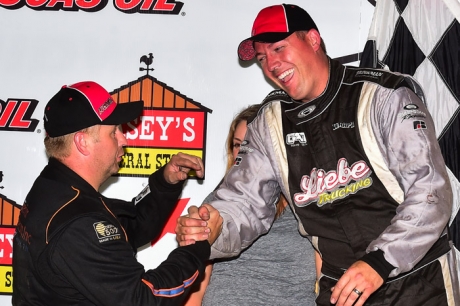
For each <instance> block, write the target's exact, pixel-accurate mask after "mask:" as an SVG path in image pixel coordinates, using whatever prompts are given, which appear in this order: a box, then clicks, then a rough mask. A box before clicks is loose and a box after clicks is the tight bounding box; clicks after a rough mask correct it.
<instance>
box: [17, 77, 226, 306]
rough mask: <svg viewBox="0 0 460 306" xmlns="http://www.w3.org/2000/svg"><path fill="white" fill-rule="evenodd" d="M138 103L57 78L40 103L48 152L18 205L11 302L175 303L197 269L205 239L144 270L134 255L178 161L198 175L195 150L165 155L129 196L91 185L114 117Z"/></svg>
mask: <svg viewBox="0 0 460 306" xmlns="http://www.w3.org/2000/svg"><path fill="white" fill-rule="evenodd" d="M142 109H143V102H142V101H140V102H130V103H124V104H117V103H115V101H113V99H112V97H111V96H110V94H109V93H108V92H107V91H106V90H105V89H104V88H103V87H101V86H100V85H99V84H97V83H95V82H89V81H87V82H80V83H77V84H73V85H70V86H64V87H63V88H62V89H61V90H60V91H59V92H58V93H57V94H56V95H55V96H54V97H53V98H52V99H51V100H50V101H49V102H48V104H47V105H46V107H45V114H44V125H45V130H46V138H45V148H46V152H47V154H48V155H49V157H50V159H49V163H48V165H47V166H46V167H45V168H44V169H43V171H42V172H41V173H40V175H39V177H38V178H37V179H36V180H35V182H34V184H33V186H32V189H31V190H30V192H29V193H28V195H27V197H26V200H25V202H24V205H23V207H22V209H21V215H20V217H19V222H18V225H17V229H16V234H15V237H14V242H13V244H14V246H13V277H14V284H13V300H12V301H13V305H18V306H19V305H107V306H112V305H139V306H140V305H160V304H161V305H179V304H180V303H181V301H183V300H184V299H185V298H186V296H187V292H188V291H189V288H190V286H191V285H192V284H193V283H194V282H195V281H196V280H197V279H198V278H199V277H201V275H202V274H203V272H204V262H205V261H206V260H207V259H208V257H209V252H210V242H211V243H212V240H209V242H208V241H206V240H205V241H201V242H200V243H197V244H196V245H193V246H187V247H179V248H177V249H175V250H174V251H172V252H171V254H170V256H169V257H168V259H167V260H166V261H164V262H163V263H162V264H160V266H159V267H158V268H156V269H153V270H149V271H145V270H144V267H143V266H142V265H141V264H140V263H139V262H138V261H137V260H136V257H135V256H136V250H137V248H139V247H140V246H143V245H145V244H147V243H149V242H150V241H151V240H152V239H154V238H156V237H158V235H159V234H160V233H161V230H162V229H163V227H164V225H165V223H166V221H167V220H168V218H169V216H170V214H171V212H172V211H173V209H174V207H175V205H176V203H177V199H178V197H179V195H180V193H181V191H182V186H183V183H184V181H185V179H187V176H188V175H187V173H188V171H190V170H194V171H196V173H197V175H198V176H199V177H202V176H203V174H204V168H203V163H202V161H201V159H200V158H198V157H195V156H191V155H187V154H182V153H179V154H177V155H174V156H173V157H172V158H171V160H170V161H169V162H168V164H166V165H165V166H164V167H162V168H160V169H159V170H158V171H156V172H155V173H153V174H152V175H151V176H150V177H149V185H148V186H147V187H146V188H145V189H144V190H143V191H142V192H141V193H139V195H138V196H137V197H135V198H133V200H132V201H131V202H127V201H122V200H118V199H110V198H107V197H105V196H103V195H102V194H100V193H99V188H100V186H101V184H102V183H103V182H104V181H106V180H107V179H108V178H109V177H110V176H111V175H114V174H116V173H118V170H119V165H118V164H119V162H120V161H121V157H122V156H123V154H124V150H123V147H124V146H125V145H126V144H127V141H126V138H125V136H124V135H123V133H122V131H121V128H120V125H121V124H123V123H128V122H130V121H133V120H135V119H136V118H138V117H139V116H140V115H141V112H142ZM216 225H219V222H217V224H216Z"/></svg>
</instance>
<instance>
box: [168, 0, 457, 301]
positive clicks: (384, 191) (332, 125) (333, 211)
mask: <svg viewBox="0 0 460 306" xmlns="http://www.w3.org/2000/svg"><path fill="white" fill-rule="evenodd" d="M238 56H239V58H240V59H241V60H244V61H246V60H252V59H253V58H256V59H257V61H258V62H259V64H260V66H261V68H262V70H263V72H264V74H265V76H266V77H268V78H269V79H270V80H271V81H273V82H274V83H275V84H276V85H277V86H278V87H279V88H280V89H279V90H275V91H273V92H271V93H270V94H269V95H268V96H267V97H266V98H265V100H264V107H262V109H261V111H259V113H258V115H257V116H256V117H255V118H254V119H253V120H252V121H251V122H248V130H247V133H246V136H245V140H244V142H243V143H242V144H241V149H240V152H239V156H238V158H237V162H235V165H234V166H233V168H232V169H231V170H230V171H229V172H228V173H227V174H226V176H225V178H224V180H223V183H222V184H221V185H220V186H219V188H218V189H217V190H216V191H215V192H214V199H213V200H212V201H211V202H210V203H209V204H204V205H203V206H202V207H201V208H200V209H198V208H196V207H191V208H190V209H189V215H190V216H183V217H181V218H180V219H179V221H178V225H177V227H176V233H177V239H178V241H179V243H180V244H181V245H187V244H190V243H193V242H194V241H195V240H197V241H198V240H201V239H203V238H201V236H202V235H203V234H204V235H205V236H206V234H205V233H204V227H201V226H200V222H202V221H201V220H200V219H199V218H201V219H203V220H212V218H213V216H211V218H210V216H209V215H208V214H209V213H212V214H215V211H216V210H218V211H219V213H220V216H222V217H223V220H224V221H223V228H222V230H221V234H220V236H219V237H218V239H217V240H216V241H215V243H214V244H213V245H212V250H211V258H216V257H230V256H235V255H237V254H238V253H239V252H241V251H242V250H243V249H245V248H246V247H248V246H249V245H250V244H251V243H252V242H253V241H254V240H255V239H256V238H257V237H258V236H260V235H262V234H264V233H265V232H267V231H268V230H269V228H270V226H271V224H272V222H273V218H274V215H275V207H274V206H273V205H270V203H273V202H274V201H273V198H276V197H278V195H279V193H280V192H282V193H283V194H284V195H285V197H286V198H287V199H288V201H289V204H290V206H291V208H292V210H293V212H294V213H295V214H296V216H297V219H298V220H299V230H300V232H301V234H303V235H305V236H306V237H308V238H309V239H310V240H311V241H312V243H313V245H314V247H315V249H316V250H317V251H318V252H319V253H320V254H321V257H322V261H323V264H322V269H321V272H322V275H321V278H320V279H319V292H318V297H317V299H316V303H317V305H330V304H336V305H340V306H342V305H345V306H351V305H356V306H361V305H401V306H407V305H411V306H426V305H432V306H439V305H443V306H444V305H449V306H453V305H460V299H459V298H460V297H459V284H458V278H455V273H454V271H453V270H451V271H449V266H448V256H450V255H451V252H452V251H451V249H450V245H449V239H448V237H447V233H448V230H447V223H448V221H449V217H450V215H451V209H452V190H451V186H450V183H449V179H448V174H447V172H446V167H445V164H444V160H443V157H442V155H441V152H440V149H439V146H438V142H437V139H436V134H435V130H434V124H433V121H432V118H431V116H430V114H429V113H428V110H427V109H426V106H425V104H424V102H423V101H424V99H425V97H424V96H423V92H422V90H421V88H420V87H419V85H418V84H417V82H416V81H415V80H414V79H413V78H411V77H410V76H406V75H401V74H393V73H391V72H388V71H383V70H375V69H359V68H351V67H345V66H343V65H341V64H340V63H339V62H337V61H335V60H333V59H331V58H329V57H328V56H327V54H326V50H325V47H324V44H323V42H322V39H321V36H320V33H319V30H318V28H317V27H316V24H315V23H314V21H313V20H312V18H311V17H310V15H309V14H308V13H307V12H306V11H305V10H303V9H302V8H300V7H298V6H296V5H291V4H281V5H274V6H270V7H267V8H264V9H263V10H261V11H260V12H259V14H258V16H257V17H256V20H255V21H254V25H253V28H252V36H251V37H249V38H247V39H245V40H244V41H243V42H241V44H240V45H239V47H238ZM215 216H217V215H215ZM192 217H193V218H192ZM301 302H302V301H299V304H301Z"/></svg>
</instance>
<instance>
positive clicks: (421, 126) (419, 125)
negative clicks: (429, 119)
mask: <svg viewBox="0 0 460 306" xmlns="http://www.w3.org/2000/svg"><path fill="white" fill-rule="evenodd" d="M425 129H426V123H425V121H422V120H414V130H425Z"/></svg>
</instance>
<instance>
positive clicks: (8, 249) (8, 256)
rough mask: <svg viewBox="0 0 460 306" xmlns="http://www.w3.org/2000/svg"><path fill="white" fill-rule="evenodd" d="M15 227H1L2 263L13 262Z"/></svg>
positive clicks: (0, 253)
mask: <svg viewBox="0 0 460 306" xmlns="http://www.w3.org/2000/svg"><path fill="white" fill-rule="evenodd" d="M13 237H14V228H11V227H0V265H12V264H13Z"/></svg>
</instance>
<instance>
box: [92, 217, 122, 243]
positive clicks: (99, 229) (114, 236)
mask: <svg viewBox="0 0 460 306" xmlns="http://www.w3.org/2000/svg"><path fill="white" fill-rule="evenodd" d="M93 227H94V231H95V232H96V237H97V239H98V240H99V243H103V242H107V241H112V240H120V239H121V234H120V229H119V228H118V227H117V226H115V225H113V224H111V223H109V221H99V222H96V223H94V224H93Z"/></svg>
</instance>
